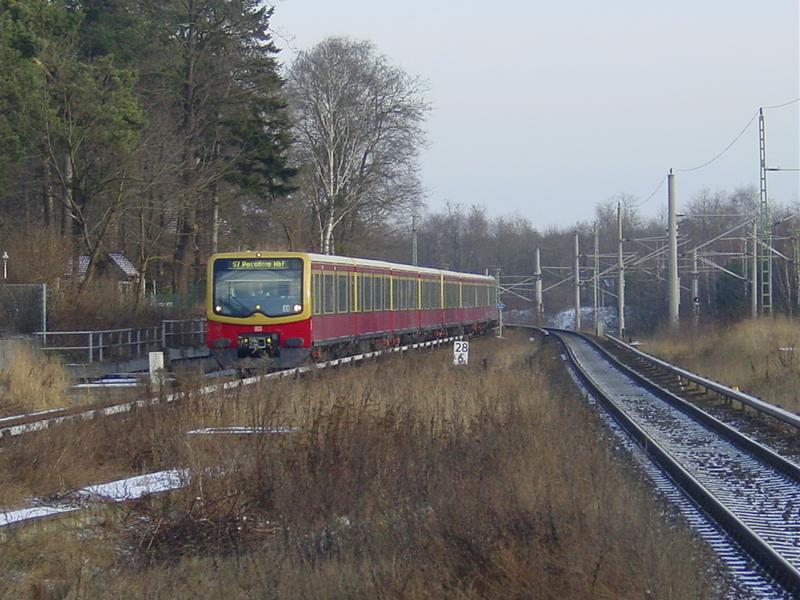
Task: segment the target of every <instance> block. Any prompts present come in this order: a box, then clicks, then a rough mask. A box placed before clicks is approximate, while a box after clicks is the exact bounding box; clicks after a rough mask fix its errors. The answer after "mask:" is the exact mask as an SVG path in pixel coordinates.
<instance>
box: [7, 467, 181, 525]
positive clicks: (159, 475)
mask: <svg viewBox="0 0 800 600" xmlns="http://www.w3.org/2000/svg"><path fill="white" fill-rule="evenodd" d="M188 480H189V471H188V470H186V469H171V470H169V471H158V472H156V473H149V474H147V475H138V476H136V477H126V478H125V479H118V480H116V481H110V482H108V483H101V484H97V485H90V486H87V487H85V488H81V489H80V490H77V491H76V492H71V493H69V494H67V495H66V496H65V498H71V499H73V500H79V501H82V502H78V503H76V504H74V505H70V504H63V503H61V504H49V505H48V504H43V505H41V506H34V507H30V508H20V509H16V510H10V511H0V528H2V527H7V526H8V525H14V524H17V523H22V522H24V521H32V520H35V519H42V518H44V517H49V516H52V515H57V514H62V513H69V512H74V511H77V510H80V509H81V508H83V503H85V501H86V500H89V501H100V502H125V501H127V500H137V499H138V498H142V497H144V496H147V495H148V494H158V493H161V492H168V491H170V490H176V489H179V488H182V487H184V486H185V485H186V483H187V482H188ZM33 502H42V500H39V499H37V500H34V501H32V503H33Z"/></svg>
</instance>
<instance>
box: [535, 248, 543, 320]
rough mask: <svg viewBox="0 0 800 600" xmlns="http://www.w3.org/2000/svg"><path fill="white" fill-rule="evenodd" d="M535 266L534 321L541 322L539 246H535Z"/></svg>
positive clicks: (541, 300)
mask: <svg viewBox="0 0 800 600" xmlns="http://www.w3.org/2000/svg"><path fill="white" fill-rule="evenodd" d="M534 267H535V268H536V270H535V272H534V275H533V277H534V280H535V285H536V322H537V323H541V322H542V320H543V319H544V299H543V298H542V255H541V252H540V251H539V248H536V262H535V264H534Z"/></svg>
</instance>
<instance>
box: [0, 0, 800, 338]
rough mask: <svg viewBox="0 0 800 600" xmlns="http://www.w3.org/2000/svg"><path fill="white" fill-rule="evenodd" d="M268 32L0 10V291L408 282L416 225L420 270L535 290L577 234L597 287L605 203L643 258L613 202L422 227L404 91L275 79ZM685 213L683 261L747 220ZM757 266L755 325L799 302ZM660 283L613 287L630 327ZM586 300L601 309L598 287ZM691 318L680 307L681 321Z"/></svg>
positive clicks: (751, 195)
mask: <svg viewBox="0 0 800 600" xmlns="http://www.w3.org/2000/svg"><path fill="white" fill-rule="evenodd" d="M272 17H273V10H272V9H271V8H268V7H266V6H265V5H264V3H263V2H262V1H261V0H0V64H2V67H3V68H2V69H0V236H2V239H3V248H0V250H4V251H7V252H9V254H10V255H11V259H10V260H9V263H8V267H9V280H10V281H17V282H47V283H50V284H53V283H57V284H58V287H59V289H62V290H68V292H65V293H64V295H63V296H64V298H74V297H75V294H74V291H75V290H76V289H77V292H78V294H77V295H78V297H80V296H81V294H80V292H81V290H84V289H89V288H90V287H91V284H92V282H93V281H95V280H96V279H97V278H98V276H97V267H98V265H100V264H101V262H102V260H103V257H104V255H105V254H106V253H108V252H110V251H120V252H122V253H124V254H125V255H126V256H127V257H128V258H130V259H131V260H132V262H133V263H134V266H135V267H136V269H137V270H138V271H139V272H140V273H142V274H143V275H144V277H143V278H142V279H141V280H140V281H139V283H140V290H139V291H140V292H141V291H143V290H142V289H141V284H142V282H143V281H145V280H146V281H148V282H150V283H151V284H152V282H155V283H156V284H157V288H158V289H159V290H160V291H165V290H166V291H174V292H179V293H185V292H187V291H188V290H189V289H190V288H192V284H197V285H196V286H195V289H199V288H200V287H201V285H200V284H202V282H203V280H204V277H205V265H206V261H207V258H208V256H209V255H210V254H211V253H213V252H216V251H223V250H238V249H256V248H259V249H284V250H313V251H319V252H331V253H333V252H335V253H338V254H344V255H354V256H365V257H374V258H385V259H389V260H396V261H400V262H409V261H411V223H412V215H414V214H417V215H420V218H419V220H418V224H417V232H418V257H419V263H420V264H421V265H427V266H435V267H448V268H450V269H453V270H462V271H471V272H484V271H485V270H486V269H490V270H492V271H493V270H494V269H495V268H499V269H501V272H502V273H503V274H504V275H518V276H523V275H528V276H530V275H532V274H533V264H534V252H535V249H536V248H537V247H538V248H540V249H541V252H542V263H543V265H544V266H545V267H552V269H551V270H550V271H546V273H547V274H546V287H549V286H550V285H553V284H555V283H557V281H558V277H557V276H556V274H558V273H562V274H567V275H568V274H569V271H568V270H567V269H568V268H570V267H571V266H572V265H573V260H574V258H573V244H574V240H573V236H574V231H575V230H576V229H577V231H578V232H579V234H580V239H581V248H582V250H581V262H582V264H583V265H584V266H586V267H590V266H591V262H590V260H591V259H590V255H591V254H592V252H593V227H594V225H595V224H596V225H597V227H598V232H599V238H600V253H601V255H603V257H602V260H601V266H602V267H603V268H608V267H610V266H611V265H612V264H614V263H615V262H616V240H617V224H616V206H617V203H618V202H620V203H621V204H622V205H623V207H624V213H625V237H626V239H627V241H626V252H638V253H639V255H645V254H647V252H649V251H651V250H652V248H654V247H655V246H657V245H658V242H656V241H654V238H657V237H659V236H663V235H664V233H665V228H666V224H665V222H664V219H643V218H642V217H641V216H640V214H639V209H640V204H639V201H638V200H637V199H636V198H632V197H628V196H620V197H619V198H616V199H611V200H609V201H607V202H605V203H601V204H600V205H598V207H597V210H596V214H595V215H594V216H593V218H591V219H588V220H587V221H586V222H584V223H579V224H577V225H576V226H575V227H570V228H566V229H563V230H555V229H552V230H545V231H542V230H539V229H537V228H536V224H535V223H533V222H531V221H530V220H528V219H525V218H522V217H507V216H506V217H490V216H489V215H488V214H487V211H486V209H485V208H483V207H469V208H465V207H464V206H462V205H459V204H453V205H448V206H447V207H446V208H444V209H443V210H441V211H433V212H426V211H425V207H424V202H423V198H424V192H423V188H422V185H421V182H420V178H419V152H420V149H421V148H422V147H423V146H424V143H425V138H424V132H423V128H422V125H423V122H424V119H425V117H426V115H427V113H428V111H429V110H430V106H429V103H428V101H427V99H426V93H427V89H426V85H425V82H423V81H421V80H420V79H418V78H415V77H413V76H410V75H408V74H406V73H405V72H403V71H402V70H401V69H399V68H397V67H396V66H394V65H393V64H392V62H391V61H390V60H389V59H388V58H387V57H385V56H383V55H381V54H380V52H379V51H378V50H377V49H376V48H375V47H374V46H373V45H372V44H370V43H369V42H359V41H354V40H349V39H347V38H329V39H327V40H324V41H323V42H321V43H320V44H318V45H317V46H315V47H313V48H310V49H307V50H304V51H302V52H300V53H299V54H298V55H297V57H296V58H295V60H294V61H293V62H292V64H284V63H283V62H282V59H281V54H280V49H279V48H278V46H277V45H276V44H275V42H274V40H273V37H272V35H271V33H270V21H271V19H272ZM656 201H657V200H653V202H656ZM685 204H687V203H684V202H681V206H682V211H681V212H683V213H685V214H686V217H685V219H684V220H683V222H682V224H681V235H682V236H684V238H685V239H686V240H687V241H686V245H685V246H682V249H685V248H690V247H692V246H693V245H696V244H698V243H700V242H702V241H704V240H707V239H710V238H712V237H714V236H717V235H719V234H721V233H723V232H724V231H726V230H727V229H729V228H731V227H732V226H733V225H735V224H736V222H737V219H740V218H741V217H738V216H719V215H745V214H747V215H752V214H755V213H757V208H758V207H757V194H756V193H755V192H754V191H753V190H750V189H748V190H739V191H736V192H734V193H733V194H726V193H716V194H712V193H705V194H701V195H700V196H698V197H697V198H694V199H692V200H691V202H689V203H688V204H687V205H685ZM684 205H685V206H684ZM554 210H556V209H554ZM775 214H776V225H775V227H774V233H775V235H776V240H777V241H776V243H777V244H778V246H779V250H780V251H781V252H782V253H783V254H784V255H785V256H787V257H789V258H790V259H791V258H792V257H794V256H795V254H794V252H795V246H794V245H793V244H796V237H797V236H796V234H795V233H794V232H793V231H792V229H791V227H793V226H794V225H793V222H792V221H791V220H785V221H784V220H781V219H782V218H783V217H784V216H787V215H788V214H789V211H788V210H787V209H780V210H776V211H775ZM702 215H714V216H706V217H703V216H702ZM547 220H551V217H550V215H548V219H547ZM737 235H739V239H738V240H729V241H727V242H723V243H720V244H717V245H716V246H715V248H716V249H717V250H718V251H719V255H718V256H714V257H711V258H710V260H712V262H714V263H716V265H717V266H718V267H721V268H723V269H725V270H727V273H725V272H724V271H722V270H720V269H714V270H712V269H711V268H710V265H709V264H707V263H703V265H702V267H701V268H702V274H701V277H700V299H701V303H702V307H703V308H702V310H703V313H704V315H709V316H713V317H715V318H716V317H724V318H735V317H737V316H739V315H744V314H746V313H747V306H748V294H749V291H748V289H747V286H746V281H745V279H746V278H747V272H746V269H747V264H746V263H745V261H742V260H741V259H738V258H735V257H734V254H736V253H741V252H742V251H744V249H745V245H746V241H745V237H746V236H745V232H744V231H741V230H739V231H737ZM682 251H683V250H682ZM688 260H689V257H688V256H683V257H682V265H681V270H682V273H683V275H682V277H683V280H682V283H683V284H684V285H685V286H687V287H688V286H689V285H690V283H691V282H690V280H689V278H688V277H687V276H686V273H687V261H688ZM776 264H777V267H776V271H775V280H774V283H775V304H776V306H777V307H778V309H780V310H784V311H786V312H789V311H790V310H792V307H793V306H795V305H797V297H798V292H799V291H800V290H798V281H797V280H798V277H797V273H796V269H795V264H796V262H792V261H791V260H788V261H783V262H778V263H776ZM79 270H80V272H79ZM84 270H85V272H84ZM665 279H666V263H665V262H664V261H663V260H662V261H659V260H655V261H650V262H648V263H647V264H645V265H642V268H641V269H631V270H630V271H629V273H628V279H627V282H628V292H629V293H628V298H629V303H630V305H631V306H632V308H633V309H634V310H636V311H638V312H639V313H640V314H642V319H641V320H642V322H647V323H656V322H658V320H659V318H661V316H663V313H664V312H665V304H666V303H665V299H666V291H665V286H666V283H665ZM602 287H603V292H604V293H603V294H601V297H602V299H603V301H604V302H605V303H606V304H607V305H613V304H614V300H613V294H614V293H615V283H614V277H606V278H604V280H603V282H602ZM526 294H527V295H528V296H529V295H530V294H529V293H527V292H526ZM523 295H525V294H523ZM136 297H137V298H139V297H141V294H136ZM584 298H586V299H587V300H586V301H587V302H590V300H589V299H590V298H591V288H589V287H588V286H585V292H584ZM691 301H692V299H691V298H689V297H688V295H687V292H685V291H684V292H683V300H682V310H684V311H685V312H686V311H690V310H691V305H692V302H691ZM572 302H573V292H572V289H571V285H570V284H568V283H565V284H563V285H558V286H554V287H553V288H552V289H550V290H549V291H548V292H547V294H546V296H545V305H546V307H547V308H548V309H558V308H564V307H568V306H570V305H571V304H572ZM511 303H512V304H513V303H517V304H518V305H519V307H520V308H522V307H524V306H525V300H523V299H521V298H516V299H515V300H512V301H511Z"/></svg>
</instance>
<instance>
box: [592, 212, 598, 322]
mask: <svg viewBox="0 0 800 600" xmlns="http://www.w3.org/2000/svg"><path fill="white" fill-rule="evenodd" d="M599 288H600V230H599V229H598V227H597V222H595V224H594V268H593V269H592V291H593V294H592V307H593V310H592V315H593V316H594V319H593V321H594V334H595V335H597V336H599V335H600V314H599V312H600V311H599V310H598V309H599V306H598V301H597V293H598V289H599Z"/></svg>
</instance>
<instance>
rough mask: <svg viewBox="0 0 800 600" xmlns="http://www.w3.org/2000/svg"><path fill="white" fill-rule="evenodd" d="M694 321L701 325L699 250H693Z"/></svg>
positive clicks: (696, 325) (695, 324)
mask: <svg viewBox="0 0 800 600" xmlns="http://www.w3.org/2000/svg"><path fill="white" fill-rule="evenodd" d="M692 321H693V325H694V328H695V329H697V327H698V326H699V325H700V274H699V273H698V272H697V250H692Z"/></svg>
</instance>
